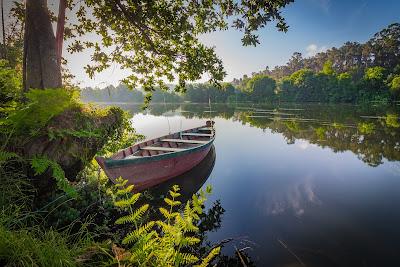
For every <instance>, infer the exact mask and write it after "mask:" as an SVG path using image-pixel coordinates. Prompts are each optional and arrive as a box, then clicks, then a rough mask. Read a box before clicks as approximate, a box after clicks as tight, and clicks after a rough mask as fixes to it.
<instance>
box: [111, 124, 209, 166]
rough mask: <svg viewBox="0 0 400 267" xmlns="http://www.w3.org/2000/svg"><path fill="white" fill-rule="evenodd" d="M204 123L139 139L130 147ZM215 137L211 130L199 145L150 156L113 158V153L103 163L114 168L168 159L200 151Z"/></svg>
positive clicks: (192, 129)
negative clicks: (207, 138)
mask: <svg viewBox="0 0 400 267" xmlns="http://www.w3.org/2000/svg"><path fill="white" fill-rule="evenodd" d="M205 126H206V125H202V126H199V127H195V128H191V129H187V130H184V131H180V132H175V133H172V134H168V135H164V136H160V137H156V138H152V139H147V140H144V141H141V142H139V143H136V144H134V145H132V146H131V147H135V146H139V149H140V145H141V144H145V143H147V142H149V141H152V140H156V139H159V140H160V141H161V140H162V139H163V138H166V137H168V136H171V135H174V134H181V133H187V132H191V131H194V130H198V129H201V128H204V127H205ZM214 139H215V132H213V136H211V137H210V139H209V140H207V143H205V144H200V145H196V146H193V147H189V148H186V149H185V150H184V151H171V152H167V153H163V154H157V155H152V156H142V157H131V158H126V157H125V158H122V159H113V157H114V156H115V155H116V154H117V153H116V154H114V155H113V156H111V157H110V158H107V159H104V165H105V167H107V168H116V167H120V166H125V165H133V164H140V163H146V162H152V161H158V160H163V159H169V158H173V157H179V156H181V155H186V154H190V153H192V152H195V151H201V150H202V149H203V148H204V149H205V148H207V146H209V145H210V144H211V143H212V142H214ZM204 141H206V140H204Z"/></svg>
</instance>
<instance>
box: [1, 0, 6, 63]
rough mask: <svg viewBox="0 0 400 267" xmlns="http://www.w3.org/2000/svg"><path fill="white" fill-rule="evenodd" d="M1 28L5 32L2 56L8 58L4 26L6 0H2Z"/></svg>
mask: <svg viewBox="0 0 400 267" xmlns="http://www.w3.org/2000/svg"><path fill="white" fill-rule="evenodd" d="M1 28H2V32H3V49H2V51H1V52H2V53H1V58H4V59H7V46H6V30H5V27H4V0H1Z"/></svg>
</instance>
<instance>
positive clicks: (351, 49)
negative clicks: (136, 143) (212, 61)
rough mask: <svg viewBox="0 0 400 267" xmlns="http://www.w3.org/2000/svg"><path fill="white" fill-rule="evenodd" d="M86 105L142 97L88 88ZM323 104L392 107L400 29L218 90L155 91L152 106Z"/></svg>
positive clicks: (399, 95)
mask: <svg viewBox="0 0 400 267" xmlns="http://www.w3.org/2000/svg"><path fill="white" fill-rule="evenodd" d="M82 97H83V99H85V100H92V101H120V102H121V101H122V102H142V101H143V99H144V96H143V93H142V92H141V91H139V90H133V91H129V90H128V89H127V87H126V86H124V85H119V86H118V87H115V88H114V87H108V88H104V89H101V90H97V89H91V88H86V89H84V90H83V91H82ZM164 98H165V101H166V102H179V101H189V102H194V103H206V102H208V101H209V100H210V101H212V102H214V103H215V102H234V101H239V102H243V101H251V102H278V101H282V102H325V103H329V102H331V103H367V102H379V103H388V102H390V101H393V100H399V99H400V24H399V23H394V24H391V25H389V26H388V27H387V28H385V29H383V30H381V31H380V32H378V33H376V34H375V35H374V36H373V37H372V38H371V39H370V40H369V41H367V42H366V43H364V44H361V43H357V42H347V43H345V44H344V45H343V46H342V47H339V48H335V47H333V48H331V49H329V50H327V51H326V52H320V53H318V54H317V55H315V56H313V57H308V58H303V56H302V54H301V53H298V52H295V53H294V54H293V56H292V57H291V59H290V60H289V62H288V63H287V64H286V65H284V66H277V67H275V68H274V69H273V70H269V68H268V67H267V68H266V69H265V70H262V71H260V72H257V73H253V74H252V75H251V77H249V76H247V75H244V76H243V77H242V78H240V79H234V80H233V81H232V82H231V83H226V84H223V85H222V88H217V87H215V86H213V85H211V84H208V83H203V84H201V83H199V84H189V85H187V86H186V93H185V94H182V95H178V94H176V93H173V91H169V92H164V91H161V90H156V91H155V92H154V94H153V97H152V101H153V102H156V103H157V102H163V101H164Z"/></svg>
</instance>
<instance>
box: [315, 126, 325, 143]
mask: <svg viewBox="0 0 400 267" xmlns="http://www.w3.org/2000/svg"><path fill="white" fill-rule="evenodd" d="M315 134H316V135H317V137H318V139H319V140H321V141H323V140H325V134H326V129H325V128H324V127H318V128H316V129H315Z"/></svg>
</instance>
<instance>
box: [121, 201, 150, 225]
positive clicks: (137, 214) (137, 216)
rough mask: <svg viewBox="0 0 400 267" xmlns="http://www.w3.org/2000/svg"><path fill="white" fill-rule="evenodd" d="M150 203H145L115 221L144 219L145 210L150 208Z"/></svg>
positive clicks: (123, 222) (132, 221)
mask: <svg viewBox="0 0 400 267" xmlns="http://www.w3.org/2000/svg"><path fill="white" fill-rule="evenodd" d="M148 208H149V204H145V205H143V206H141V207H140V208H138V209H137V210H136V211H135V212H134V213H132V214H129V215H127V216H124V217H121V218H119V219H118V220H116V221H115V223H116V224H126V223H135V222H138V221H139V220H141V219H142V217H143V215H144V214H145V212H146V211H147V210H148Z"/></svg>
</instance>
